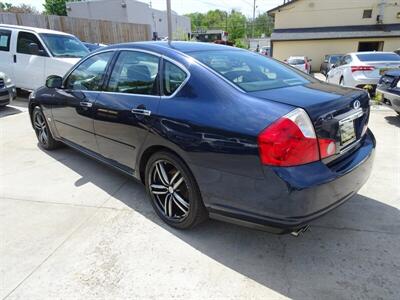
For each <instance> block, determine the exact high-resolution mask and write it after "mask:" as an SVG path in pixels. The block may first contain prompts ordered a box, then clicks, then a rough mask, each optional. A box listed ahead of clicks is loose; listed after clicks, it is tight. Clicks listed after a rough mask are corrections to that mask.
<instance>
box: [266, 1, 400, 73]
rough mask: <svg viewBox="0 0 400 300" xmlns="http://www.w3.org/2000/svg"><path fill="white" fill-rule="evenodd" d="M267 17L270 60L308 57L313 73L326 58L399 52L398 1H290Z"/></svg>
mask: <svg viewBox="0 0 400 300" xmlns="http://www.w3.org/2000/svg"><path fill="white" fill-rule="evenodd" d="M268 14H269V15H270V16H273V17H274V19H275V29H274V31H273V33H272V35H271V45H272V51H273V57H274V58H277V59H279V60H284V59H286V58H288V57H289V56H297V55H298V56H300V55H302V56H303V55H304V56H308V57H309V58H311V59H312V67H313V70H314V71H317V70H319V67H320V65H321V63H322V59H323V56H324V55H326V54H342V53H343V54H344V53H349V52H355V51H394V50H396V49H399V48H400V1H399V0H292V1H289V2H286V3H284V4H283V5H280V6H278V7H275V8H274V9H271V10H270V11H268Z"/></svg>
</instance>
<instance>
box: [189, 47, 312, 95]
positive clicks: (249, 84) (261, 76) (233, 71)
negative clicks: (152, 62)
mask: <svg viewBox="0 0 400 300" xmlns="http://www.w3.org/2000/svg"><path fill="white" fill-rule="evenodd" d="M188 54H189V55H191V56H193V57H194V58H196V59H197V60H199V61H200V62H202V63H203V64H205V65H207V66H208V67H210V68H211V69H213V70H214V71H216V72H218V73H219V74H221V75H222V76H223V77H225V78H226V79H227V80H229V81H230V82H232V83H233V84H235V85H237V86H239V87H240V88H242V89H243V90H245V91H246V92H256V91H262V90H269V89H275V88H282V87H288V86H294V85H302V84H306V83H309V82H310V80H308V77H306V75H302V74H301V73H300V71H295V70H292V69H291V68H289V67H287V66H285V65H284V64H281V63H279V62H277V61H275V60H272V59H270V58H267V57H265V56H262V55H259V54H256V53H253V52H250V51H244V50H243V51H238V50H223V51H199V52H191V53H188Z"/></svg>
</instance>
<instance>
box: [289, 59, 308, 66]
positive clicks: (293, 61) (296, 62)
mask: <svg viewBox="0 0 400 300" xmlns="http://www.w3.org/2000/svg"><path fill="white" fill-rule="evenodd" d="M287 62H288V64H291V65H304V64H305V61H304V59H301V58H289V59H288V60H287Z"/></svg>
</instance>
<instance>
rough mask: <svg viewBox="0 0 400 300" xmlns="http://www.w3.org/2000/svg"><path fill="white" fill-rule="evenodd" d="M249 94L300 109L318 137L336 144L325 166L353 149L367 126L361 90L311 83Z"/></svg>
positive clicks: (364, 95)
mask: <svg viewBox="0 0 400 300" xmlns="http://www.w3.org/2000/svg"><path fill="white" fill-rule="evenodd" d="M249 94H251V95H252V96H254V97H257V98H262V99H266V100H271V101H275V102H280V103H285V104H289V105H292V106H294V107H300V108H303V109H304V110H305V111H306V112H307V113H308V115H309V116H310V119H311V121H312V122H313V125H314V128H315V132H316V135H317V137H318V138H324V139H332V140H334V141H335V144H336V153H335V155H333V156H331V157H329V158H327V159H325V160H324V162H326V163H329V162H331V161H333V160H335V159H337V158H339V157H341V156H342V155H344V154H345V153H346V152H349V151H350V150H351V149H355V148H356V147H355V146H356V145H357V144H359V141H360V140H361V139H362V137H363V134H365V130H366V126H367V125H368V119H369V96H368V94H367V93H366V92H365V91H362V90H356V89H351V88H343V87H339V86H334V85H329V84H326V83H322V82H312V83H309V84H306V85H298V86H291V87H286V88H280V89H271V90H265V91H258V92H251V93H249Z"/></svg>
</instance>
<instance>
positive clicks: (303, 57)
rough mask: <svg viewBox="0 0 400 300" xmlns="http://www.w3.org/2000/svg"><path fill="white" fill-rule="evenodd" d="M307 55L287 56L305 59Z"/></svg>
mask: <svg viewBox="0 0 400 300" xmlns="http://www.w3.org/2000/svg"><path fill="white" fill-rule="evenodd" d="M306 57H307V56H289V58H293V59H305V58H306Z"/></svg>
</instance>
